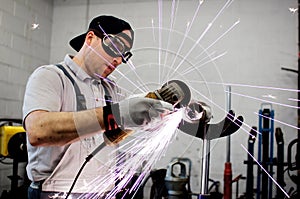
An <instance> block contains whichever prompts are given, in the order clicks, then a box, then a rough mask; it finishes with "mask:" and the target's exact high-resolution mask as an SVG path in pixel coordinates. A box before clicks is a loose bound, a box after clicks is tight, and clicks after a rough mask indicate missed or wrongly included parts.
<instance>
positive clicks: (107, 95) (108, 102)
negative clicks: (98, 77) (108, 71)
mask: <svg viewBox="0 0 300 199" xmlns="http://www.w3.org/2000/svg"><path fill="white" fill-rule="evenodd" d="M103 82H104V80H102V84H103V88H104V93H105V95H104V98H105V103H106V105H112V97H111V95H110V93H109V91H108V89H107V87H106V85H105V83H103Z"/></svg>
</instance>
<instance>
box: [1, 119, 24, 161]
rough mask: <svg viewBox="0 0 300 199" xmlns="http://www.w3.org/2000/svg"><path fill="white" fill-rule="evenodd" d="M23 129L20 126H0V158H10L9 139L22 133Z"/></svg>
mask: <svg viewBox="0 0 300 199" xmlns="http://www.w3.org/2000/svg"><path fill="white" fill-rule="evenodd" d="M24 132H25V129H24V128H23V127H22V126H6V125H5V126H1V127H0V156H4V157H7V156H10V155H11V154H9V150H8V147H9V142H10V139H11V138H12V137H13V136H14V135H16V134H18V133H24Z"/></svg>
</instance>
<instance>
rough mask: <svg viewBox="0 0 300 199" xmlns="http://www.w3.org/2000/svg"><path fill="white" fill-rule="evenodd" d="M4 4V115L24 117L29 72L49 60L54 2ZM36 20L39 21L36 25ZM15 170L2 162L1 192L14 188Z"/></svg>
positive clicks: (0, 9)
mask: <svg viewBox="0 0 300 199" xmlns="http://www.w3.org/2000/svg"><path fill="white" fill-rule="evenodd" d="M0 4H1V6H0V35H1V38H0V68H1V73H0V91H1V94H0V110H1V111H0V117H1V118H19V119H20V118H21V117H22V103H23V95H24V89H25V85H26V82H27V78H28V76H29V75H30V74H31V72H32V71H33V70H34V69H35V68H36V67H38V66H39V65H41V64H46V63H48V62H49V58H50V48H51V34H52V31H51V29H52V15H53V2H52V1H47V0H1V2H0ZM34 23H35V24H39V26H38V27H37V28H36V29H33V28H32V24H34ZM3 161H4V162H11V160H9V159H6V160H3ZM22 170H23V173H24V165H22V167H20V172H22ZM11 174H12V166H11V164H10V165H4V164H1V163H0V182H1V183H0V192H2V191H3V190H9V189H10V180H9V179H8V178H7V176H8V175H11ZM20 175H21V174H20Z"/></svg>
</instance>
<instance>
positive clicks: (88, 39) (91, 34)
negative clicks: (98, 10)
mask: <svg viewBox="0 0 300 199" xmlns="http://www.w3.org/2000/svg"><path fill="white" fill-rule="evenodd" d="M94 37H96V35H95V33H94V32H93V31H89V32H88V33H87V34H86V36H85V43H86V44H87V45H89V46H90V45H91V42H92V39H93V38H94Z"/></svg>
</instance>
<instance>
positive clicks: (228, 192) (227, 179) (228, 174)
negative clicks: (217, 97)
mask: <svg viewBox="0 0 300 199" xmlns="http://www.w3.org/2000/svg"><path fill="white" fill-rule="evenodd" d="M226 102H227V105H226V111H227V112H229V111H230V110H231V86H227V87H226ZM230 149H231V138H230V135H228V136H227V145H226V162H225V169H224V179H223V180H224V190H223V191H224V199H231V198H232V168H231V162H230V154H231V151H230Z"/></svg>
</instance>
